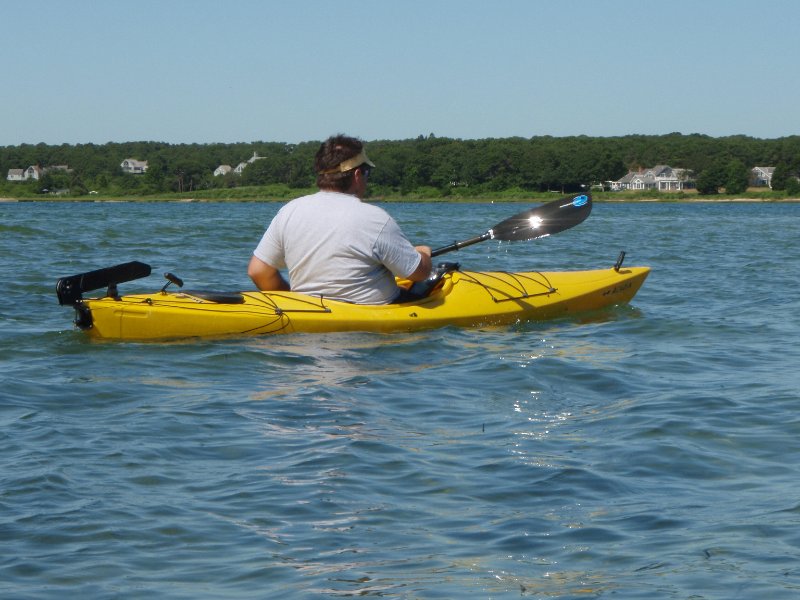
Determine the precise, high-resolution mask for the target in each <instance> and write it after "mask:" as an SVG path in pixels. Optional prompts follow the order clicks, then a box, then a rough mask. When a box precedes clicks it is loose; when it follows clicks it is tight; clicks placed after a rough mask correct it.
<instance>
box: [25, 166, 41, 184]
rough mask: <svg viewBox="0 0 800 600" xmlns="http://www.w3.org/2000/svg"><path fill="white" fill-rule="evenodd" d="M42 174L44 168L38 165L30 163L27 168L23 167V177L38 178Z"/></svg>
mask: <svg viewBox="0 0 800 600" xmlns="http://www.w3.org/2000/svg"><path fill="white" fill-rule="evenodd" d="M42 175H44V169H42V167H40V166H39V165H31V166H30V167H28V168H27V169H25V179H35V180H37V181H38V180H39V179H41V178H42Z"/></svg>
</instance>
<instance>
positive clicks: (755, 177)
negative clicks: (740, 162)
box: [750, 167, 775, 189]
mask: <svg viewBox="0 0 800 600" xmlns="http://www.w3.org/2000/svg"><path fill="white" fill-rule="evenodd" d="M774 172H775V167H753V168H752V169H750V183H751V185H753V186H754V187H768V188H770V189H772V174H773V173H774Z"/></svg>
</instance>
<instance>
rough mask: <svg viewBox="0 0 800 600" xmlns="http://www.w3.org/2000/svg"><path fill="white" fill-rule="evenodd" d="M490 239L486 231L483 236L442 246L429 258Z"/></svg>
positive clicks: (433, 251) (489, 234)
mask: <svg viewBox="0 0 800 600" xmlns="http://www.w3.org/2000/svg"><path fill="white" fill-rule="evenodd" d="M491 238H492V234H491V233H489V232H488V231H487V232H486V233H484V234H483V235H479V236H476V237H474V238H470V239H468V240H464V241H462V242H453V243H452V244H448V245H447V246H442V247H441V248H436V250H432V251H431V258H433V257H435V256H439V255H440V254H444V253H445V252H452V251H453V250H461V248H465V247H467V246H472V244H477V243H478V242H485V241H486V240H489V239H491Z"/></svg>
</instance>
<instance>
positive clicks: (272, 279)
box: [247, 256, 289, 292]
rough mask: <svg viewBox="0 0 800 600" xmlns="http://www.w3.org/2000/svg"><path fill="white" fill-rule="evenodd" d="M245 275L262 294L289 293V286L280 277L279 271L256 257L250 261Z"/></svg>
mask: <svg viewBox="0 0 800 600" xmlns="http://www.w3.org/2000/svg"><path fill="white" fill-rule="evenodd" d="M247 274H248V275H249V276H250V279H252V280H253V283H255V284H256V287H257V288H258V289H259V290H261V291H262V292H276V291H283V292H288V291H289V284H288V283H287V282H286V280H285V279H284V278H283V277H281V273H280V271H278V269H276V268H275V267H273V266H271V265H268V264H267V263H265V262H264V261H263V260H261V259H260V258H257V257H256V256H253V257H252V258H251V259H250V264H249V265H247Z"/></svg>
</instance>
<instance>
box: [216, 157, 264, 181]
mask: <svg viewBox="0 0 800 600" xmlns="http://www.w3.org/2000/svg"><path fill="white" fill-rule="evenodd" d="M264 158H266V157H265V156H259V155H258V153H257V152H253V156H251V157H250V158H248V159H247V162H240V163H239V164H238V165H236V168H235V169H234V170H233V172H234V173H236V174H237V175H241V174H242V171H244V170H245V169H246V168H247V165H252V164H253V163H254V162H256V161H257V160H262V159H264ZM222 166H225V165H222ZM217 168H219V167H217ZM214 174H216V171H215V172H214Z"/></svg>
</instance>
